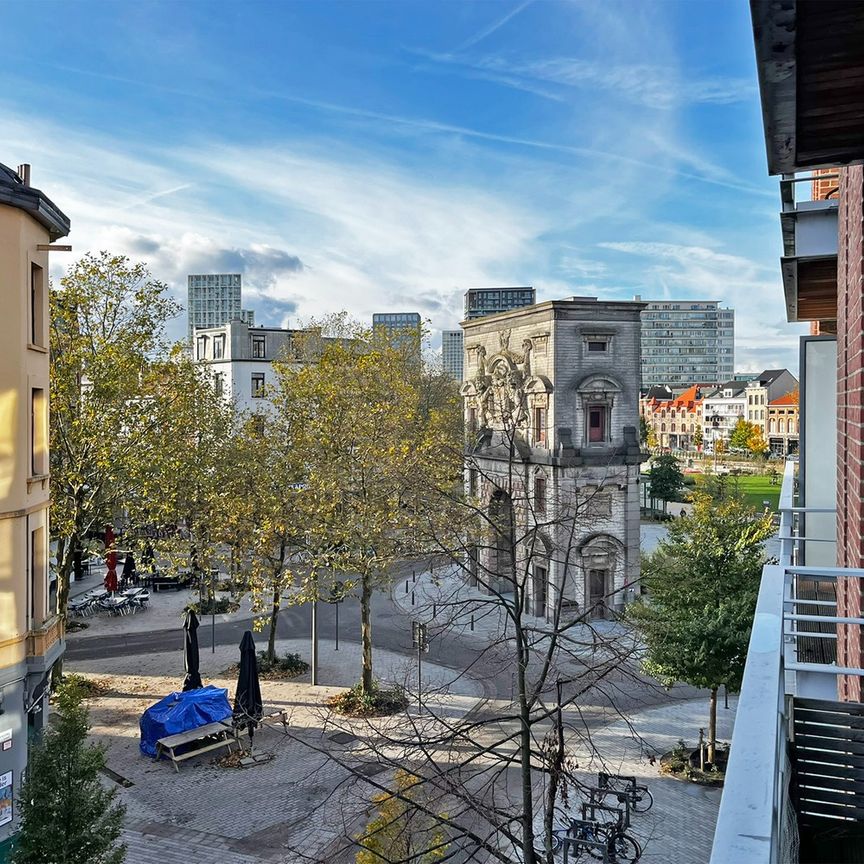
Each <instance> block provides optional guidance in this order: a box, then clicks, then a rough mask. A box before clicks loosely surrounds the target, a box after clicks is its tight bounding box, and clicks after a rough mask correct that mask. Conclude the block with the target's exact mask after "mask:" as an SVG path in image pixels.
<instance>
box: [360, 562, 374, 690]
mask: <svg viewBox="0 0 864 864" xmlns="http://www.w3.org/2000/svg"><path fill="white" fill-rule="evenodd" d="M360 585H361V590H360V641H361V644H362V651H363V672H362V676H361V678H360V689H361V690H362V692H363V693H364V695H365V694H368V693H371V692H372V584H371V581H370V579H369V576H368V575H367V574H365V573H364V574H363V576H362V577H361V580H360Z"/></svg>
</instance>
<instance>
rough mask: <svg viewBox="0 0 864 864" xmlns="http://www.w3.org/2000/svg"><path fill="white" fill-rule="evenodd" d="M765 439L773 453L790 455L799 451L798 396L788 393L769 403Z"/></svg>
mask: <svg viewBox="0 0 864 864" xmlns="http://www.w3.org/2000/svg"><path fill="white" fill-rule="evenodd" d="M765 426H766V430H765V440H766V441H767V442H768V446H769V447H770V448H771V452H772V453H776V454H777V455H779V456H788V455H789V454H790V453H797V452H798V397H797V395H796V394H795V393H786V394H785V395H784V396H781V397H780V398H779V399H775V400H774V401H773V402H769V403H768V415H767V419H766V421H765Z"/></svg>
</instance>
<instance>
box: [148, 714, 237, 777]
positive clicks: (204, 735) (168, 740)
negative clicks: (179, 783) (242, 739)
mask: <svg viewBox="0 0 864 864" xmlns="http://www.w3.org/2000/svg"><path fill="white" fill-rule="evenodd" d="M211 739H212V740H211ZM236 741H237V733H236V731H235V730H234V729H233V728H232V727H231V725H230V721H229V722H228V723H207V724H206V725H205V726H199V727H198V728H197V729H190V730H189V731H188V732H178V733H177V734H176V735H168V736H166V737H165V738H160V739H159V740H158V741H157V742H156V757H155V758H156V759H157V760H159V759H160V758H161V757H162V756H163V755H166V756H167V757H168V758H169V759H170V760H171V761H172V762H173V763H174V770H175V771H177V773H178V774H179V773H180V763H181V762H182V761H183V760H184V759H191V758H192V757H193V756H198V755H200V754H201V753H206V752H207V751H208V750H218V749H219V748H220V747H227V748H228V752H229V753H230V752H231V745H232V744H233V743H235V742H236ZM199 742H200V745H201V746H198V747H192V748H190V749H189V750H187V751H186V752H185V753H177V748H179V747H183V746H184V745H189V744H193V745H194V744H197V743H199ZM238 747H239V744H238Z"/></svg>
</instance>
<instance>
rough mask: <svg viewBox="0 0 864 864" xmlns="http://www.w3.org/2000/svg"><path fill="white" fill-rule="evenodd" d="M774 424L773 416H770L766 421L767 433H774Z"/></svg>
mask: <svg viewBox="0 0 864 864" xmlns="http://www.w3.org/2000/svg"><path fill="white" fill-rule="evenodd" d="M774 426H775V422H774V418H773V417H772V418H771V419H770V420H769V421H768V434H769V435H770V434H773V433H774Z"/></svg>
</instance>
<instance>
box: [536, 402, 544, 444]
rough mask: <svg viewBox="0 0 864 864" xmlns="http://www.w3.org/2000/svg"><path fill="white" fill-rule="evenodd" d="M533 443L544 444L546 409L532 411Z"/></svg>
mask: <svg viewBox="0 0 864 864" xmlns="http://www.w3.org/2000/svg"><path fill="white" fill-rule="evenodd" d="M534 443H535V444H545V443H546V409H545V408H535V409H534Z"/></svg>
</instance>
